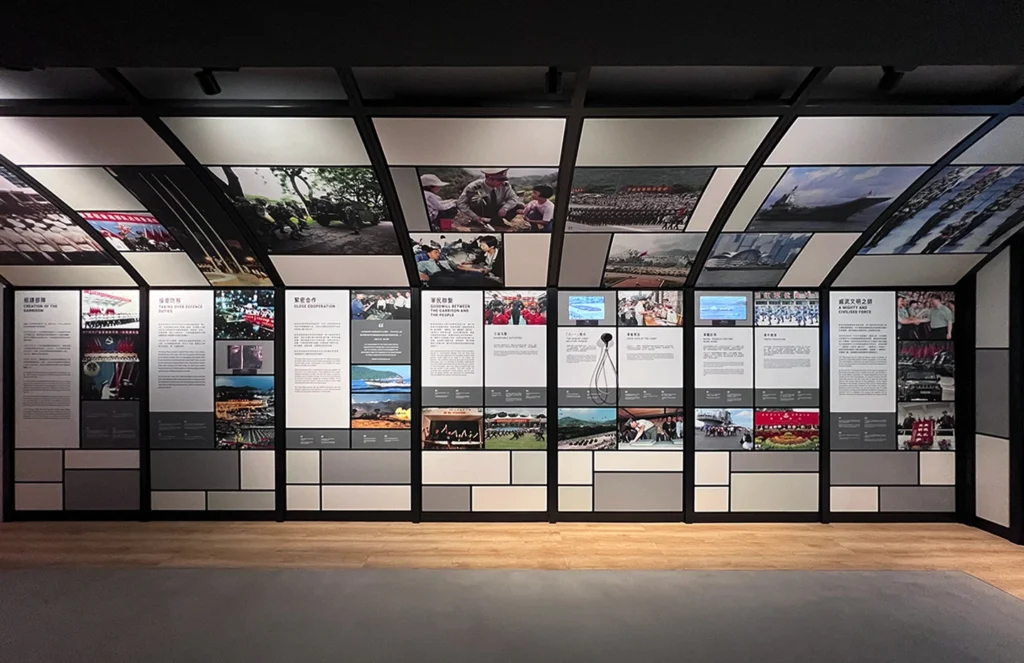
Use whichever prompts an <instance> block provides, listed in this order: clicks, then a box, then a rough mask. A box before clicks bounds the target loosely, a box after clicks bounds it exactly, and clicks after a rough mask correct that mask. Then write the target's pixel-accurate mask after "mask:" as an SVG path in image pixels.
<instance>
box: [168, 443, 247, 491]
mask: <svg viewBox="0 0 1024 663" xmlns="http://www.w3.org/2000/svg"><path fill="white" fill-rule="evenodd" d="M238 454H239V452H238V451H230V450H226V449H210V450H208V451H179V450H163V451H152V452H150V482H151V484H152V489H153V490H238V489H239V455H238Z"/></svg>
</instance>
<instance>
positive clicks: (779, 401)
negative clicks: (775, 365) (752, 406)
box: [755, 389, 820, 407]
mask: <svg viewBox="0 0 1024 663" xmlns="http://www.w3.org/2000/svg"><path fill="white" fill-rule="evenodd" d="M819 397H820V396H819V390H818V389H758V390H757V393H756V394H755V398H756V400H755V402H756V403H757V405H758V406H759V407H817V406H818V399H819Z"/></svg>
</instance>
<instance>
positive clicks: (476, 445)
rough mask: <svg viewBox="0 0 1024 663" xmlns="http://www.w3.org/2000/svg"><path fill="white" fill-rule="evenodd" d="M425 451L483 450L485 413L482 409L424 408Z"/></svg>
mask: <svg viewBox="0 0 1024 663" xmlns="http://www.w3.org/2000/svg"><path fill="white" fill-rule="evenodd" d="M422 416H423V419H422V431H421V432H422V435H423V438H422V439H423V449H424V450H425V451H438V450H442V451H443V450H449V449H462V450H473V449H483V435H484V423H483V420H484V413H483V410H482V409H481V408H469V407H462V408H439V407H427V408H423V415H422Z"/></svg>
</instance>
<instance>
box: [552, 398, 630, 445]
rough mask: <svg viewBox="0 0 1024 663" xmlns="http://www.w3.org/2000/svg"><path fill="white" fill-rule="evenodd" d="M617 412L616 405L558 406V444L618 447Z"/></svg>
mask: <svg viewBox="0 0 1024 663" xmlns="http://www.w3.org/2000/svg"><path fill="white" fill-rule="evenodd" d="M617 435H618V433H617V431H616V412H615V408H613V407H560V408H558V448H559V449H560V450H572V451H600V450H608V449H615V448H616V438H617Z"/></svg>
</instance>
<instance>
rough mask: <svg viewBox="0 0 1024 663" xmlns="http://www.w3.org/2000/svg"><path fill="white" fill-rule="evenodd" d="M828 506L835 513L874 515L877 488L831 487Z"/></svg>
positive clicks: (876, 505)
mask: <svg viewBox="0 0 1024 663" xmlns="http://www.w3.org/2000/svg"><path fill="white" fill-rule="evenodd" d="M829 504H830V505H831V510H832V511H834V512H836V513H853V512H861V513H875V512H877V511H878V486H832V487H831V488H830V489H829Z"/></svg>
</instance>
